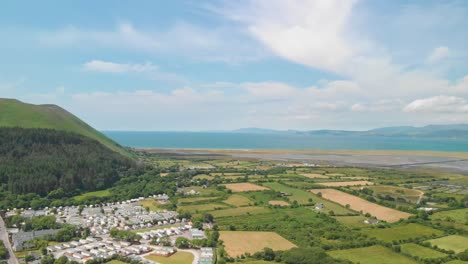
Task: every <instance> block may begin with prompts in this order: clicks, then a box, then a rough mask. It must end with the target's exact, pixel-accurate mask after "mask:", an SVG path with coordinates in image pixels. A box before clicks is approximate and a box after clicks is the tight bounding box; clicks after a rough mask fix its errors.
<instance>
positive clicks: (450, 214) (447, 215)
mask: <svg viewBox="0 0 468 264" xmlns="http://www.w3.org/2000/svg"><path fill="white" fill-rule="evenodd" d="M431 219H432V220H440V221H448V222H452V221H453V222H455V223H458V224H462V225H468V208H465V209H458V210H450V211H442V212H437V213H434V214H433V215H432V216H431Z"/></svg>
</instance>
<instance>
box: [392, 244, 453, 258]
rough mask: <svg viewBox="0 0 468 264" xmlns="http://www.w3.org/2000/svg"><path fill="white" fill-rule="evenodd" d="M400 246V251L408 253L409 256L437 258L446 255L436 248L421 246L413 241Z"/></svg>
mask: <svg viewBox="0 0 468 264" xmlns="http://www.w3.org/2000/svg"><path fill="white" fill-rule="evenodd" d="M400 246H401V252H403V253H405V254H409V255H411V256H415V257H419V258H421V259H437V258H443V257H446V256H447V254H444V253H442V252H439V251H437V250H434V249H431V248H427V247H423V246H420V245H418V244H414V243H408V244H402V245H400Z"/></svg>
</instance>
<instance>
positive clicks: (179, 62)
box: [0, 0, 468, 130]
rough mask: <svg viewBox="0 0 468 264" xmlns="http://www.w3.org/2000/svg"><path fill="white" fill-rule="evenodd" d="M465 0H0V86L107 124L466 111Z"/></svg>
mask: <svg viewBox="0 0 468 264" xmlns="http://www.w3.org/2000/svg"><path fill="white" fill-rule="evenodd" d="M467 31H468V3H467V2H466V1H427V0H426V1H422V0H421V1H384V0H373V1H370V0H297V1H295V0H289V1H282V0H246V1H138V2H134V1H34V2H31V1H4V2H2V8H1V9H0V36H1V41H0V58H1V60H2V63H1V64H0V97H12V98H18V99H20V100H23V101H25V102H31V103H38V104H40V103H54V104H58V105H60V106H62V107H64V108H66V109H67V110H69V111H71V112H73V113H74V114H76V115H77V116H79V117H80V118H82V119H84V120H85V121H86V122H88V123H90V124H91V125H92V126H94V127H96V128H98V129H103V130H214V129H216V130H218V129H236V128H241V127H263V128H274V129H302V130H306V129H321V128H331V129H367V128H373V127H380V126H393V125H425V124H430V123H437V124H445V123H465V122H468V67H467V66H468V63H467V61H468V50H467V48H466V43H467V40H468V32H467Z"/></svg>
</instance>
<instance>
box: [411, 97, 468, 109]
mask: <svg viewBox="0 0 468 264" xmlns="http://www.w3.org/2000/svg"><path fill="white" fill-rule="evenodd" d="M403 110H404V111H405V112H442V113H451V112H454V113H465V112H468V102H467V101H466V100H465V99H464V98H461V97H456V96H447V95H438V96H434V97H429V98H424V99H418V100H414V101H413V102H411V103H409V104H408V105H406V106H405V108H404V109H403Z"/></svg>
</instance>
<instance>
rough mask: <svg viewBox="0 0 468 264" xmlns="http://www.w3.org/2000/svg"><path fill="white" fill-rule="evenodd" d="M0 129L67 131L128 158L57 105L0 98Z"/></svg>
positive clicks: (106, 139)
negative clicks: (94, 141) (98, 143)
mask: <svg viewBox="0 0 468 264" xmlns="http://www.w3.org/2000/svg"><path fill="white" fill-rule="evenodd" d="M0 127H21V128H50V129H56V130H60V131H69V132H73V133H76V134H80V135H83V136H85V137H89V138H92V139H94V140H97V141H99V142H100V143H101V144H103V145H104V146H106V147H108V148H110V149H112V150H114V151H116V152H119V153H121V154H123V155H126V156H129V153H128V152H127V151H126V150H125V149H124V148H122V147H121V146H119V145H118V144H117V143H115V142H114V141H112V140H111V139H109V138H108V137H106V136H105V135H103V134H102V133H101V132H99V131H97V130H96V129H94V128H92V127H91V126H89V125H88V124H86V123H85V122H83V121H82V120H80V119H79V118H77V117H76V116H74V115H73V114H71V113H70V112H68V111H66V110H65V109H63V108H61V107H59V106H57V105H50V104H46V105H33V104H27V103H23V102H20V101H18V100H15V99H3V98H0Z"/></svg>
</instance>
